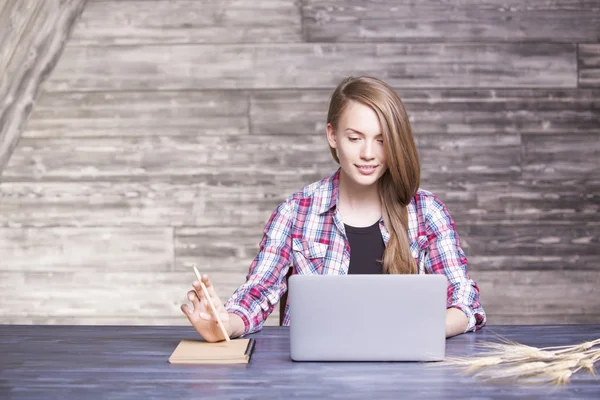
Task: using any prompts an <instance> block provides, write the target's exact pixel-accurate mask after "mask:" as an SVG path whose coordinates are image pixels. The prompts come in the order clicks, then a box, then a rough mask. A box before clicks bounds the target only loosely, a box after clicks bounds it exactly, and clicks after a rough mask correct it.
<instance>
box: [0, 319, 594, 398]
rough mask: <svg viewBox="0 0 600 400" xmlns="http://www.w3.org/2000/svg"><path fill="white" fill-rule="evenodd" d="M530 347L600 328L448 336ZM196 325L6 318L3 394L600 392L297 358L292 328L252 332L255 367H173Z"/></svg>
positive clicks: (417, 366)
mask: <svg viewBox="0 0 600 400" xmlns="http://www.w3.org/2000/svg"><path fill="white" fill-rule="evenodd" d="M495 333H497V334H500V335H503V336H505V337H507V338H509V339H511V340H515V341H518V342H521V343H525V344H528V345H533V346H551V345H571V344H577V343H580V342H582V341H586V340H592V339H596V338H598V337H600V325H563V326H495V327H492V326H488V327H486V328H484V329H483V330H482V331H480V332H477V333H474V334H473V333H471V334H465V335H460V336H457V337H454V338H451V339H449V340H448V341H447V347H446V354H447V355H474V354H477V351H476V350H475V349H474V345H475V344H476V343H477V342H481V341H487V340H494V339H495V336H494V334H495ZM197 337H198V336H197V335H196V333H195V332H194V331H193V330H192V329H191V327H150V326H36V325H33V326H16V325H0V398H1V399H4V398H16V399H20V398H39V399H53V398H54V399H67V398H72V399H86V398H127V399H135V398H141V399H150V398H161V399H163V398H164V399H175V398H211V399H221V398H223V399H225V398H236V399H282V398H284V399H287V398H310V399H322V398H325V397H328V398H340V399H373V400H375V399H384V398H394V399H406V398H423V399H453V400H457V399H463V398H477V399H497V398H513V399H522V398H539V397H543V398H545V399H546V398H553V399H571V398H590V399H600V379H599V378H594V377H592V376H590V375H589V374H587V373H579V374H577V375H575V376H574V377H573V378H572V381H571V383H570V384H569V385H568V386H566V387H563V388H558V389H556V388H554V387H548V386H546V387H538V386H529V387H527V386H525V387H523V386H510V385H491V384H485V383H482V382H480V381H477V380H475V379H474V378H471V377H467V376H462V375H460V374H459V373H458V372H457V371H455V370H453V369H447V368H440V367H432V365H431V364H429V365H427V364H424V363H299V362H293V361H291V359H290V354H289V329H288V328H285V327H266V328H264V329H263V330H262V331H261V332H259V333H257V334H254V335H253V337H255V338H256V340H257V343H256V349H255V352H254V354H253V356H252V360H251V362H250V363H249V364H248V365H245V364H244V365H210V366H209V365H171V364H169V363H168V361H167V358H168V356H169V355H170V354H171V352H172V351H173V349H174V348H175V346H176V345H177V343H179V341H180V340H181V339H196V338H197Z"/></svg>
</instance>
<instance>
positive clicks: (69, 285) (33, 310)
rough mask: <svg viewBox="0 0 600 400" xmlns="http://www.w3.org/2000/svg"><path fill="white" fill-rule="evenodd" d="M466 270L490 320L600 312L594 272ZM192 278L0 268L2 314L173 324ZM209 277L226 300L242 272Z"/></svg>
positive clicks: (598, 281) (174, 274) (178, 274)
mask: <svg viewBox="0 0 600 400" xmlns="http://www.w3.org/2000/svg"><path fill="white" fill-rule="evenodd" d="M471 275H472V277H473V279H475V280H476V281H477V283H478V284H479V286H480V289H481V299H482V301H483V302H484V304H485V305H486V310H487V312H488V313H489V316H490V317H489V318H490V319H489V320H490V323H495V322H494V318H495V317H500V318H506V317H508V316H511V317H514V316H520V317H521V318H524V317H529V316H531V317H536V318H540V317H546V318H548V320H550V319H552V318H559V319H561V320H563V321H564V318H565V315H569V316H572V317H573V318H580V319H581V318H582V317H583V316H585V315H597V311H596V310H598V308H599V307H600V274H598V273H597V272H596V271H577V270H573V271H476V272H474V273H472V274H471ZM193 280H194V274H193V272H192V271H188V272H169V273H162V272H104V271H103V272H90V271H78V272H50V273H48V272H24V273H23V272H0V315H2V316H3V318H10V319H11V320H13V321H15V320H18V319H20V318H24V319H26V318H29V319H31V318H38V320H39V318H40V317H45V318H48V319H49V320H53V319H55V318H59V319H60V318H74V317H76V318H77V319H72V322H74V323H77V321H78V318H80V317H81V318H84V319H85V321H87V322H98V321H103V320H104V321H106V320H107V318H109V317H111V316H113V315H114V314H115V313H116V314H118V316H119V318H121V320H123V319H125V318H126V317H130V318H131V321H132V322H133V321H135V320H136V319H137V318H141V319H142V320H144V319H145V320H148V319H152V318H158V317H165V318H168V319H169V320H171V321H172V320H173V319H174V318H177V317H178V316H179V315H180V314H181V311H180V310H179V305H180V304H181V303H182V302H184V301H185V294H186V293H187V291H188V290H190V289H191V282H192V281H193ZM213 281H214V283H215V285H216V288H217V292H218V293H219V295H220V296H221V297H222V298H224V299H225V298H227V297H228V296H229V295H231V293H233V291H234V290H235V288H236V287H237V286H238V285H240V284H241V283H242V282H243V281H244V277H243V276H242V275H240V274H239V273H229V272H221V273H217V272H215V273H214V274H213ZM23 287H27V288H28V290H22V289H21V288H23ZM47 287H52V288H53V292H52V293H53V295H52V296H48V295H47V292H46V288H47ZM75 287H79V288H85V291H84V292H83V293H85V295H82V292H81V291H78V290H72V289H73V288H75ZM557 290H560V292H559V293H560V295H557ZM582 294H585V299H586V300H585V301H582ZM24 304H25V305H26V306H23V305H24ZM275 316H276V315H275V314H273V315H271V318H270V321H269V323H270V324H276V322H275ZM181 317H182V318H185V317H184V316H183V314H181ZM95 318H97V320H95ZM183 321H185V320H183ZM521 321H522V320H521Z"/></svg>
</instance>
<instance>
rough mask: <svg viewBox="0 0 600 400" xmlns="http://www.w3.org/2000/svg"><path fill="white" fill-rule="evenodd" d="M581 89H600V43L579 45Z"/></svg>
mask: <svg viewBox="0 0 600 400" xmlns="http://www.w3.org/2000/svg"><path fill="white" fill-rule="evenodd" d="M578 56H579V60H578V61H579V87H600V43H589V44H588V43H585V44H580V45H579V51H578Z"/></svg>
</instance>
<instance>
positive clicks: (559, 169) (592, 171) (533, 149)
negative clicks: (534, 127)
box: [523, 132, 600, 180]
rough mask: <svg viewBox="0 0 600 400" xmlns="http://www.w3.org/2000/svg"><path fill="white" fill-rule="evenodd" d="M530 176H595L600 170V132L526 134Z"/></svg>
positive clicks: (525, 155)
mask: <svg viewBox="0 0 600 400" xmlns="http://www.w3.org/2000/svg"><path fill="white" fill-rule="evenodd" d="M523 164H524V165H523V176H524V177H525V178H526V179H552V180H564V179H585V178H588V179H595V178H598V174H599V173H600V133H595V132H590V133H579V134H573V133H565V134H561V135H559V134H556V135H552V136H547V135H527V136H525V137H523Z"/></svg>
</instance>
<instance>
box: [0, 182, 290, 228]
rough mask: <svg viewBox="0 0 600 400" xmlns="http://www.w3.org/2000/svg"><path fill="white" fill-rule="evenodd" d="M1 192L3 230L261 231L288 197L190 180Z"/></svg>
mask: <svg viewBox="0 0 600 400" xmlns="http://www.w3.org/2000/svg"><path fill="white" fill-rule="evenodd" d="M295 186H297V185H295ZM0 189H1V197H0V226H3V227H22V226H30V227H44V226H64V227H85V226H87V227H95V226H104V227H110V226H115V225H119V226H148V227H151V226H184V225H189V226H200V227H204V226H222V225H225V226H228V225H241V226H245V225H251V226H255V225H257V224H259V225H260V224H263V225H264V224H265V223H266V222H267V220H268V218H269V216H270V215H271V213H272V212H273V210H275V208H276V207H277V205H278V204H279V203H280V202H281V201H283V200H284V199H285V198H286V197H287V196H288V195H289V194H290V193H292V192H291V189H289V188H286V184H285V183H282V184H281V185H277V186H274V185H269V186H251V185H248V186H240V185H237V186H213V185H207V184H206V183H200V182H198V181H194V180H193V179H189V181H188V182H186V183H167V182H147V183H126V182H73V183H64V182H51V183H10V182H5V183H3V184H2V186H0ZM294 190H298V189H297V187H296V188H295V189H294Z"/></svg>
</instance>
